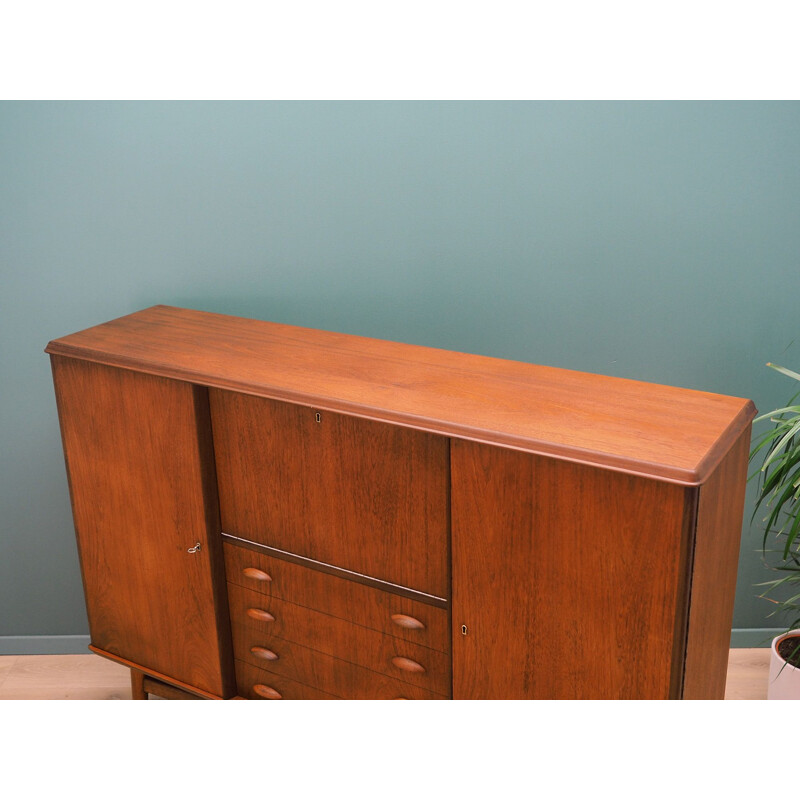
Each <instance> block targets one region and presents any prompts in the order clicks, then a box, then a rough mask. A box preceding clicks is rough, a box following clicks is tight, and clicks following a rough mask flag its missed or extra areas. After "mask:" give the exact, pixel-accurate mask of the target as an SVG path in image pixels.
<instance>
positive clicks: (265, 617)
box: [247, 608, 275, 622]
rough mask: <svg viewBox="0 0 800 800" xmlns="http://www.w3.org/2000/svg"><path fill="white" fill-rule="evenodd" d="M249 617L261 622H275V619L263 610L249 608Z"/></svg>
mask: <svg viewBox="0 0 800 800" xmlns="http://www.w3.org/2000/svg"><path fill="white" fill-rule="evenodd" d="M247 616H248V617H250V619H257V620H258V621H259V622H275V617H273V616H272V614H270V613H269V611H265V610H264V609H263V608H248V609H247Z"/></svg>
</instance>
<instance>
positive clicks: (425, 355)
mask: <svg viewBox="0 0 800 800" xmlns="http://www.w3.org/2000/svg"><path fill="white" fill-rule="evenodd" d="M47 352H49V353H56V354H61V355H67V356H72V357H78V358H84V359H88V360H92V361H97V362H100V363H104V364H111V365H114V366H121V367H127V368H131V369H137V370H141V371H143V372H148V373H151V374H155V375H163V376H166V377H173V378H179V379H183V380H188V381H193V382H195V383H198V384H203V385H206V386H213V387H217V388H222V389H232V390H235V391H238V392H244V393H247V394H254V395H258V396H262V397H271V398H275V399H279V400H289V401H293V402H297V403H300V404H303V405H307V406H311V407H314V408H316V409H317V410H331V411H342V412H346V413H348V414H353V415H356V416H361V417H366V418H371V419H378V420H384V421H388V422H395V423H398V424H400V425H404V426H408V427H412V428H417V429H420V430H426V431H431V432H434V433H441V434H445V435H448V436H455V437H460V438H463V439H471V440H475V441H484V442H492V443H497V444H503V445H505V446H508V447H514V448H517V449H521V450H525V451H529V452H534V453H542V454H551V455H557V456H559V457H561V458H564V459H570V460H573V461H577V462H580V463H590V464H599V465H604V466H607V467H609V468H611V469H616V470H621V471H626V472H631V473H637V474H642V475H651V476H656V477H661V478H663V479H665V480H669V481H674V482H677V483H683V484H689V485H697V484H700V483H703V482H704V481H705V480H706V479H707V478H708V476H709V475H710V474H711V472H712V471H713V469H714V467H715V466H716V465H717V464H718V463H719V461H720V460H721V459H722V457H723V455H724V454H725V453H726V452H727V450H728V449H729V448H730V447H731V446H732V444H733V443H734V442H735V441H736V439H737V438H738V437H739V434H740V433H741V432H742V430H744V429H745V428H747V427H749V424H750V421H751V420H752V419H753V417H754V416H755V408H754V406H753V404H752V402H751V401H749V400H744V399H740V398H733V397H725V396H722V395H715V394H711V393H707V392H700V391H694V390H687V389H681V388H675V387H669V386H661V385H655V384H649V383H642V382H638V381H632V380H626V379H621V378H612V377H605V376H600V375H590V374H587V373H581V372H575V371H570V370H564V369H558V368H554V367H547V366H536V365H532V364H524V363H520V362H512V361H505V360H500V359H494V358H489V357H486V356H478V355H467V354H463V353H453V352H449V351H444V350H436V349H433V348H428V347H419V346H416V345H407V344H399V343H394V342H385V341H379V340H375V339H368V338H363V337H358V336H349V335H346V334H340V333H328V332H324V331H317V330H311V329H308V328H298V327H293V326H289V325H280V324H276V323H270V322H262V321H257V320H248V319H242V318H239V317H229V316H224V315H221V314H211V313H206V312H201V311H192V310H188V309H181V308H174V307H170V306H153V307H152V308H148V309H145V310H143V311H139V312H137V313H135V314H130V315H128V316H126V317H122V318H120V319H117V320H113V321H112V322H107V323H104V324H102V325H98V326H96V327H93V328H89V329H87V330H85V331H81V332H79V333H75V334H72V335H70V336H65V337H63V338H61V339H56V340H54V341H52V342H50V344H49V345H48V347H47Z"/></svg>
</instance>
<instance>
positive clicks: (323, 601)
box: [225, 542, 450, 653]
mask: <svg viewBox="0 0 800 800" xmlns="http://www.w3.org/2000/svg"><path fill="white" fill-rule="evenodd" d="M225 568H226V572H227V577H228V582H229V583H234V584H236V585H238V586H242V587H244V588H247V589H252V590H253V591H255V592H259V593H261V594H265V595H269V596H271V597H277V598H280V599H282V600H288V601H289V602H292V603H296V604H297V605H301V606H305V607H307V608H312V609H315V610H317V611H322V612H323V613H325V614H330V615H331V616H334V617H338V618H339V619H344V620H347V621H348V622H354V623H357V624H358V625H363V626H365V627H367V628H372V629H373V630H376V631H381V632H382V633H387V634H389V635H391V636H394V637H396V638H399V639H403V640H405V641H407V642H413V643H414V644H419V645H422V646H424V647H430V648H432V649H434V650H439V651H441V652H442V653H449V652H450V615H449V612H448V611H447V609H444V608H437V607H436V606H432V605H428V604H427V603H422V602H420V601H418V600H410V599H409V598H406V597H400V596H399V595H396V594H392V593H391V592H384V591H381V590H380V589H375V588H373V587H372V586H365V585H363V584H360V583H355V582H354V581H350V580H347V579H345V578H337V577H335V576H333V575H327V574H326V573H324V572H319V571H318V570H315V569H310V568H308V567H303V566H300V565H299V564H292V563H291V562H289V561H284V560H283V559H280V558H273V557H271V556H267V555H264V554H263V553H257V552H255V551H253V550H249V549H247V548H245V547H237V546H236V545H233V544H230V543H229V542H226V543H225Z"/></svg>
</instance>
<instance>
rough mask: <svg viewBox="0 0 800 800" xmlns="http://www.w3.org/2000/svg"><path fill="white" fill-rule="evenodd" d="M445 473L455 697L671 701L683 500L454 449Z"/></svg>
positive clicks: (513, 456) (621, 481) (493, 451)
mask: <svg viewBox="0 0 800 800" xmlns="http://www.w3.org/2000/svg"><path fill="white" fill-rule="evenodd" d="M451 464H452V514H453V534H452V536H453V541H452V552H453V605H452V609H453V618H452V621H453V696H454V698H455V699H473V698H474V699H479V698H487V699H526V698H527V699H606V698H609V699H628V698H636V699H648V698H652V699H658V698H668V697H669V696H670V694H671V692H672V691H674V689H673V687H674V686H675V683H676V682H675V681H674V679H673V675H672V670H673V667H672V654H673V648H674V647H676V646H680V647H682V646H683V643H682V642H680V643H676V642H675V641H674V622H675V615H676V613H677V609H678V603H677V594H678V590H679V584H680V575H681V564H680V553H681V551H682V543H681V539H682V537H683V536H684V535H685V530H684V504H685V493H686V489H684V488H683V487H680V486H675V485H673V484H668V483H660V482H657V481H653V480H648V479H644V478H640V477H635V476H629V475H622V474H619V473H615V472H610V471H607V470H600V469H594V468H591V467H587V466H583V465H577V464H570V463H568V462H562V461H556V460H553V459H547V458H542V457H539V456H532V455H528V454H524V453H518V452H513V451H509V450H504V449H503V448H499V447H489V446H487V445H481V444H475V443H471V442H462V441H453V442H452V452H451ZM462 625H464V626H466V630H467V633H466V635H464V634H462V633H461V630H462Z"/></svg>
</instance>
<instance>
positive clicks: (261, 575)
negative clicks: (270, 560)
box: [242, 567, 272, 581]
mask: <svg viewBox="0 0 800 800" xmlns="http://www.w3.org/2000/svg"><path fill="white" fill-rule="evenodd" d="M242 574H243V575H244V576H245V578H252V579H253V580H256V581H271V580H272V577H271V576H270V575H267V573H266V572H264V570H262V569H256V568H255V567H245V568H244V569H243V570H242Z"/></svg>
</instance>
